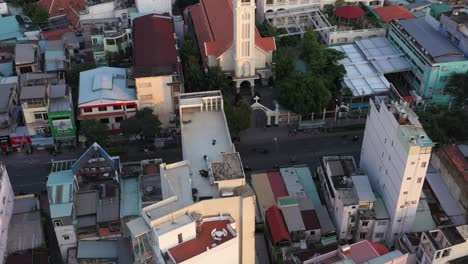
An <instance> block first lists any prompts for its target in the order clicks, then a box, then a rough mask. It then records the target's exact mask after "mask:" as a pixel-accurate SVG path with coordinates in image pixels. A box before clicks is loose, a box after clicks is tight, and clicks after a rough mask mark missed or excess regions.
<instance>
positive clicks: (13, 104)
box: [0, 76, 19, 128]
mask: <svg viewBox="0 0 468 264" xmlns="http://www.w3.org/2000/svg"><path fill="white" fill-rule="evenodd" d="M18 102H19V85H18V77H16V76H14V77H8V78H3V79H2V80H1V81H0V128H6V127H9V126H11V125H12V124H14V123H15V121H16V120H12V119H13V116H14V113H15V110H16V109H17V106H18Z"/></svg>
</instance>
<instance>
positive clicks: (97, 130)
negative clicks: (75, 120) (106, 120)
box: [80, 119, 109, 145]
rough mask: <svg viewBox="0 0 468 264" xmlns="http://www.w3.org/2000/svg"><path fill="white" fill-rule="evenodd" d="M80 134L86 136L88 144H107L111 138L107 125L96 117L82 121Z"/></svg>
mask: <svg viewBox="0 0 468 264" xmlns="http://www.w3.org/2000/svg"><path fill="white" fill-rule="evenodd" d="M80 134H81V135H83V136H85V137H86V142H87V144H88V145H89V144H92V143H94V142H97V143H99V144H100V145H105V144H106V143H107V140H108V139H109V136H108V135H109V133H108V131H107V126H106V125H105V124H103V123H101V122H99V121H97V120H95V119H87V120H83V121H81V122H80Z"/></svg>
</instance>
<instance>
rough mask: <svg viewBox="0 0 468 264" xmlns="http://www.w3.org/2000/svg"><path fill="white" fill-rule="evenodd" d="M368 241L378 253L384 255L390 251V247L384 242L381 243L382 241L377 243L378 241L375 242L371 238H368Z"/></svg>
mask: <svg viewBox="0 0 468 264" xmlns="http://www.w3.org/2000/svg"><path fill="white" fill-rule="evenodd" d="M367 242H369V245H371V247H372V248H373V249H374V250H375V251H377V253H378V254H379V255H380V256H382V255H385V254H387V253H389V252H390V251H389V250H388V248H387V247H386V246H385V245H384V244H380V243H376V242H373V241H371V240H367Z"/></svg>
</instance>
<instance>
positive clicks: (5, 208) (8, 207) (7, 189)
mask: <svg viewBox="0 0 468 264" xmlns="http://www.w3.org/2000/svg"><path fill="white" fill-rule="evenodd" d="M0 199H2V201H1V203H2V204H1V206H0V233H1V235H0V264H3V263H4V262H5V255H6V250H7V241H8V225H9V224H10V220H11V215H12V214H13V203H14V200H15V196H14V194H13V189H12V188H11V184H10V178H8V173H7V170H6V168H5V165H3V163H2V162H0Z"/></svg>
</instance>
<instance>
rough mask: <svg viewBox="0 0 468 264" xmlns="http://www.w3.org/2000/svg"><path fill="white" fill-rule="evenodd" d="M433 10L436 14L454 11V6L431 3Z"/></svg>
mask: <svg viewBox="0 0 468 264" xmlns="http://www.w3.org/2000/svg"><path fill="white" fill-rule="evenodd" d="M431 10H432V11H433V12H434V13H436V14H440V13H444V12H450V11H452V8H451V7H450V6H449V5H447V4H440V5H431Z"/></svg>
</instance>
